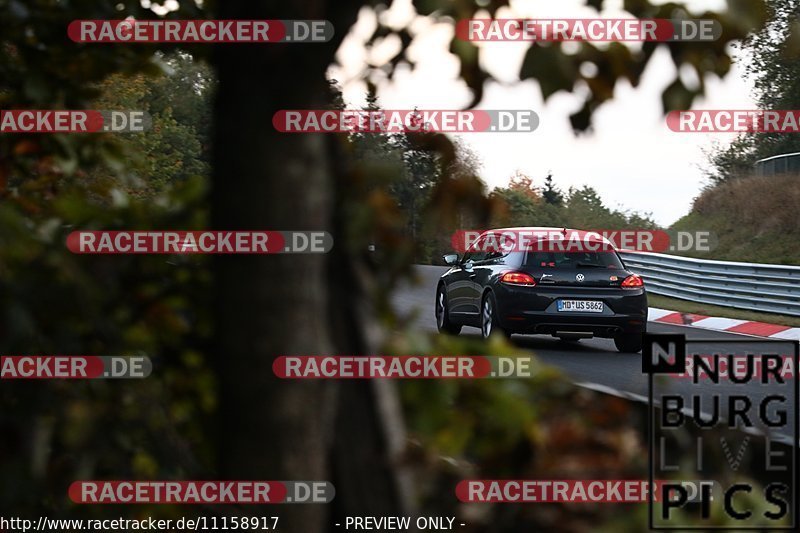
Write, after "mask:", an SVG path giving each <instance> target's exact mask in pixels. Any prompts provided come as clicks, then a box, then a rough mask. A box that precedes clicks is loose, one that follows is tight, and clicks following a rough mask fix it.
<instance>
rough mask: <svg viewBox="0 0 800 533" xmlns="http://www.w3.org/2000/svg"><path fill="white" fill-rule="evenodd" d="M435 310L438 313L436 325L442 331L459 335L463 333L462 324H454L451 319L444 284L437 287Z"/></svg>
mask: <svg viewBox="0 0 800 533" xmlns="http://www.w3.org/2000/svg"><path fill="white" fill-rule="evenodd" d="M434 312H435V314H436V327H437V328H438V329H439V332H440V333H446V334H448V335H458V334H459V333H461V325H460V324H453V323H452V322H451V321H450V315H449V313H448V305H447V293H446V291H445V290H444V285H439V288H438V289H436V303H435V309H434Z"/></svg>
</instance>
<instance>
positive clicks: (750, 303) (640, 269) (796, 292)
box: [620, 252, 800, 316]
mask: <svg viewBox="0 0 800 533" xmlns="http://www.w3.org/2000/svg"><path fill="white" fill-rule="evenodd" d="M620 256H622V259H623V261H625V264H626V265H627V266H628V268H630V270H632V271H633V272H635V273H637V274H639V275H641V276H642V277H643V278H644V280H645V287H646V288H647V290H648V291H649V292H651V293H653V294H661V295H663V296H669V297H672V298H680V299H681V300H689V301H692V302H700V303H705V304H712V305H720V306H724V307H736V308H738V309H748V310H751V311H763V312H767V313H780V314H782V315H792V316H800V267H794V266H783V265H767V264H761V263H735V262H730V261H711V260H704V259H694V258H690V257H678V256H674V255H665V254H656V253H645V252H620Z"/></svg>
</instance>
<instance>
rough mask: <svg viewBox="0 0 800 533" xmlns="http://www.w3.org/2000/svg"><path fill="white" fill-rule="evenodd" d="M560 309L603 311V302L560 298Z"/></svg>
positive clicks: (583, 311)
mask: <svg viewBox="0 0 800 533" xmlns="http://www.w3.org/2000/svg"><path fill="white" fill-rule="evenodd" d="M558 310H559V311H566V312H569V311H577V312H581V313H602V312H603V302H596V301H594V300H559V301H558Z"/></svg>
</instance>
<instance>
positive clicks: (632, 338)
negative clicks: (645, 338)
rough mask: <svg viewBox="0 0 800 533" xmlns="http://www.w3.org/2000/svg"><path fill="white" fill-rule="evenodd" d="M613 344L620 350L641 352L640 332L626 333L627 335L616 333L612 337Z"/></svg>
mask: <svg viewBox="0 0 800 533" xmlns="http://www.w3.org/2000/svg"><path fill="white" fill-rule="evenodd" d="M614 346H616V347H617V350H619V351H620V352H631V353H636V352H641V351H642V334H641V333H635V334H627V335H618V336H616V337H614Z"/></svg>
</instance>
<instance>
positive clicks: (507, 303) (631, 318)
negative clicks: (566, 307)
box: [495, 285, 647, 337]
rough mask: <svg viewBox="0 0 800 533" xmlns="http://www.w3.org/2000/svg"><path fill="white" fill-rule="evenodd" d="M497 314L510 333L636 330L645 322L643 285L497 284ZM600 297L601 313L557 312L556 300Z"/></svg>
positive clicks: (593, 333) (598, 334)
mask: <svg viewBox="0 0 800 533" xmlns="http://www.w3.org/2000/svg"><path fill="white" fill-rule="evenodd" d="M495 296H496V300H497V308H498V309H497V318H498V320H499V322H500V325H501V326H502V327H503V328H504V329H506V330H507V331H510V332H513V333H528V334H547V335H558V334H562V335H567V336H568V335H569V334H575V335H581V334H582V335H585V336H589V335H591V336H594V337H614V336H616V335H620V334H636V333H641V332H643V331H645V329H646V326H647V295H646V294H645V291H644V289H619V288H611V289H606V288H585V289H584V288H572V287H569V288H558V287H541V286H537V287H519V286H506V285H501V286H498V287H497V294H496V295H495ZM559 299H566V300H593V301H602V302H603V304H604V306H603V312H602V313H588V312H559V311H558V310H557V302H558V300H559Z"/></svg>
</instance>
